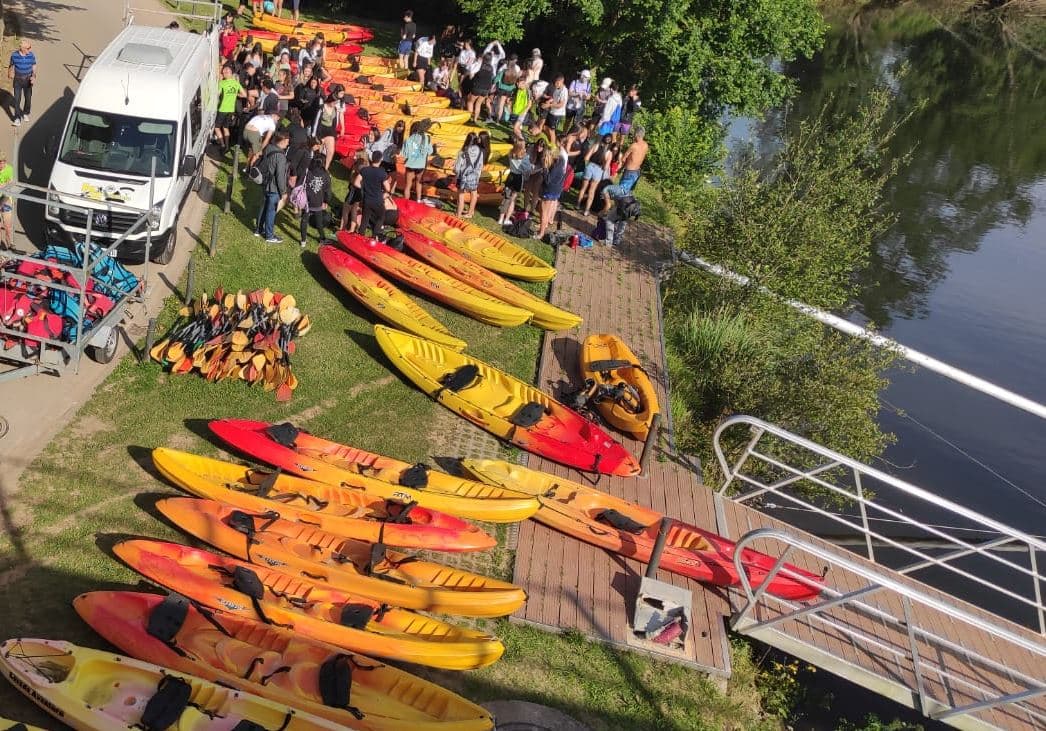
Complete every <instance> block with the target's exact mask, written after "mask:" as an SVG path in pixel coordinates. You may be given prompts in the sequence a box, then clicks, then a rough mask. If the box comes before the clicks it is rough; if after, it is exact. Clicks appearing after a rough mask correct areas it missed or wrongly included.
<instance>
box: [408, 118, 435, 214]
mask: <svg viewBox="0 0 1046 731" xmlns="http://www.w3.org/2000/svg"><path fill="white" fill-rule="evenodd" d="M430 157H432V138H431V137H429V133H428V132H427V131H425V130H423V129H422V124H421V122H412V123H411V125H410V135H409V136H408V137H407V139H406V141H404V143H403V158H404V159H403V164H404V166H405V167H406V169H407V175H406V184H405V185H404V186H403V197H404V198H410V197H411V191H414V199H415V200H416V201H417V202H418V203H421V182H422V178H423V177H425V168H427V167H428V165H429V158H430Z"/></svg>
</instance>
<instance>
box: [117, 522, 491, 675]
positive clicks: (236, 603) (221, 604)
mask: <svg viewBox="0 0 1046 731" xmlns="http://www.w3.org/2000/svg"><path fill="white" fill-rule="evenodd" d="M113 553H115V554H116V556H117V557H118V558H119V559H120V560H121V561H123V562H124V563H126V564H127V565H128V566H129V567H130V568H132V569H134V570H135V571H137V572H138V573H140V574H141V575H142V576H145V577H146V578H147V579H150V580H151V581H155V582H156V583H158V584H160V585H161V586H164V587H166V588H168V589H170V590H171V591H174V592H177V593H179V594H181V595H183V596H186V597H188V598H189V599H192V600H193V601H196V602H199V603H200V604H202V605H203V606H205V607H211V608H213V609H223V610H225V611H226V612H228V613H230V614H234V615H236V616H238V617H243V618H246V619H252V620H260V621H262V622H265V623H267V624H269V623H272V624H278V625H281V626H284V627H286V628H287V629H290V630H293V631H295V632H297V633H299V634H301V635H302V636H304V637H310V638H312V639H314V640H318V641H320V642H327V643H329V644H332V645H337V646H338V647H343V648H345V649H347V650H352V651H353V652H359V653H362V654H364V655H376V656H378V657H385V658H392V659H396V660H403V661H404V662H412V663H417V664H419V665H428V666H429V667H435V668H444V669H446V670H471V669H475V668H481V667H484V666H486V665H490V664H491V663H493V662H496V661H497V659H498V658H500V657H501V655H502V653H503V652H504V651H505V647H504V645H502V644H501V642H499V641H498V640H497V638H495V637H492V636H490V635H488V634H486V633H485V632H480V631H477V630H472V629H467V628H464V627H456V626H454V625H450V624H447V623H446V622H441V621H439V620H437V619H432V618H431V617H426V616H424V615H422V614H417V613H416V612H411V611H408V610H406V609H394V608H393V609H390V608H389V606H388V605H387V604H384V603H382V602H379V601H375V600H373V599H368V598H366V597H363V596H359V595H357V594H350V593H349V592H345V591H340V590H338V589H333V588H331V587H328V586H326V585H325V584H323V583H322V582H319V581H311V580H304V579H300V578H296V577H293V576H289V575H288V574H284V573H281V572H279V571H274V570H272V569H268V568H266V567H264V566H258V565H255V564H247V563H244V562H242V561H237V560H235V559H231V558H226V557H224V556H219V555H218V554H216V553H211V552H210V551H203V550H200V549H196V548H189V547H188V546H183V545H181V544H178V543H167V542H165V541H153V540H145V539H134V540H129V541H123V542H121V543H118V544H116V545H115V546H114V547H113Z"/></svg>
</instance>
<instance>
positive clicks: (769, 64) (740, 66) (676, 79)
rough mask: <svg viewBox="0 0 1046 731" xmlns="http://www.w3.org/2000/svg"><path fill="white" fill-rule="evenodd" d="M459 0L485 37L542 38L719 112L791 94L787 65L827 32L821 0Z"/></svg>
mask: <svg viewBox="0 0 1046 731" xmlns="http://www.w3.org/2000/svg"><path fill="white" fill-rule="evenodd" d="M457 2H458V5H459V7H460V8H461V9H462V10H463V11H464V12H466V13H467V14H469V15H471V16H472V18H473V20H474V23H475V27H476V30H477V34H478V36H479V37H480V38H481V39H483V40H489V39H493V38H498V39H501V40H503V41H514V40H519V39H523V38H527V39H529V40H533V41H534V42H535V43H539V44H540V45H541V46H542V47H543V48H553V49H558V55H559V57H560V58H561V59H566V60H568V62H569V64H570V65H571V66H572V67H573V66H576V65H578V64H584V65H587V66H589V67H591V68H594V69H597V70H598V71H599V72H600V73H601V74H606V75H609V76H611V77H613V78H615V79H617V80H618V81H619V82H620V83H622V84H631V83H639V84H641V86H642V88H643V94H644V97H645V98H646V99H647V100H649V101H651V102H652V103H653V104H654V105H655V106H657V107H658V108H659V109H668V108H670V107H671V106H673V105H678V106H681V107H684V108H688V109H695V110H700V111H701V112H702V113H703V114H704V115H705V116H706V117H708V118H710V119H714V118H716V117H718V116H719V114H720V113H721V112H722V111H723V110H724V109H725V108H727V107H730V108H732V109H733V110H735V111H736V112H738V113H740V114H761V113H762V112H763V111H764V110H765V109H767V108H769V107H771V106H773V105H775V104H778V103H780V102H781V101H783V100H784V99H785V98H786V97H787V95H788V93H789V91H790V90H791V88H792V84H791V82H790V81H789V80H788V79H787V78H786V77H785V76H784V75H783V74H782V73H780V71H779V70H778V69H779V64H780V63H781V62H787V61H791V60H793V59H794V58H796V57H797V56H810V55H812V54H813V53H814V52H815V51H816V50H817V49H818V48H819V47H820V43H821V41H822V38H823V34H824V22H823V20H822V19H821V16H820V13H819V12H818V10H817V4H816V2H815V1H814V0H736V1H735V2H730V3H723V2H717V1H715V0H633V1H632V2H623V3H611V2H606V1H605V0H519V1H518V2H517V1H516V0H512V1H511V2H510V1H509V0H492V1H488V0H483V1H481V0H457ZM564 70H565V71H569V72H573V71H574V70H576V69H575V68H569V69H564Z"/></svg>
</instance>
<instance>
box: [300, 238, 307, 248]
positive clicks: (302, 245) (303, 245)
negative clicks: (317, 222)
mask: <svg viewBox="0 0 1046 731" xmlns="http://www.w3.org/2000/svg"><path fill="white" fill-rule="evenodd" d="M308 245H309V244H308V242H307V241H306V240H305V239H302V240H301V248H303V249H304V248H305V247H306V246H308Z"/></svg>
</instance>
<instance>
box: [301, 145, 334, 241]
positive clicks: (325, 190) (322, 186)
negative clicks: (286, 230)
mask: <svg viewBox="0 0 1046 731" xmlns="http://www.w3.org/2000/svg"><path fill="white" fill-rule="evenodd" d="M304 181H305V182H304V185H305V198H306V200H307V201H308V203H307V205H306V206H305V208H303V209H302V211H301V242H300V243H301V248H303V249H304V248H305V247H306V246H308V243H309V241H308V233H309V223H310V222H312V226H313V228H315V229H316V234H317V241H318V242H319V243H321V244H322V243H324V242H325V241H326V240H327V236H326V231H327V216H328V214H327V207H328V206H329V204H330V199H331V175H330V173H329V172H327V168H325V167H324V166H323V156H322V155H316V156H314V157H313V158H312V162H311V163H310V164H309V168H308V170H307V172H306V173H305V177H304Z"/></svg>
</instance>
